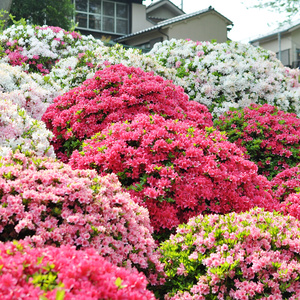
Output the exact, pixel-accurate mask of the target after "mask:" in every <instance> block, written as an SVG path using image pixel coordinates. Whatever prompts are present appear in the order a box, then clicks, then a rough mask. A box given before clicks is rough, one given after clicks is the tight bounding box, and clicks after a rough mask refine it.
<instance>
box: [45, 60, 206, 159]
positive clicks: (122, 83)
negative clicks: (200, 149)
mask: <svg viewBox="0 0 300 300" xmlns="http://www.w3.org/2000/svg"><path fill="white" fill-rule="evenodd" d="M138 113H147V114H160V115H162V116H164V117H165V118H172V119H180V120H183V119H186V120H192V121H194V122H196V123H197V124H198V126H199V127H204V126H211V125H212V118H211V114H210V113H209V112H208V109H207V108H206V107H205V106H204V105H200V104H198V103H196V102H193V101H190V102H189V101H188V96H187V95H186V94H184V92H183V89H182V88H181V87H178V86H175V85H174V84H172V82H171V81H166V80H164V79H163V78H162V77H160V76H154V75H153V74H151V73H146V72H144V71H142V70H141V69H139V68H134V67H126V66H123V65H113V66H109V67H106V68H105V69H103V70H100V71H98V72H96V74H95V76H94V77H93V78H92V79H88V80H86V81H85V82H84V84H83V85H81V86H79V87H78V88H74V89H73V90H71V91H69V92H67V93H65V94H64V95H62V96H59V97H57V98H56V99H54V103H53V104H51V105H50V106H49V107H48V109H47V111H46V113H45V114H44V115H43V117H42V120H43V121H44V122H45V123H46V124H47V128H48V129H50V130H51V131H52V132H53V133H54V135H55V139H54V143H53V145H54V148H55V150H56V153H57V156H58V157H60V158H61V159H64V160H67V157H66V155H65V154H67V155H68V156H69V155H70V154H71V153H72V152H73V151H74V149H78V148H79V147H80V145H81V141H83V140H84V139H86V138H90V137H92V136H93V135H94V134H96V133H98V132H100V131H101V130H103V129H104V128H105V127H106V126H108V125H110V124H111V123H113V122H118V121H121V120H124V121H125V120H127V121H130V120H132V119H133V118H134V116H135V115H136V114H138Z"/></svg>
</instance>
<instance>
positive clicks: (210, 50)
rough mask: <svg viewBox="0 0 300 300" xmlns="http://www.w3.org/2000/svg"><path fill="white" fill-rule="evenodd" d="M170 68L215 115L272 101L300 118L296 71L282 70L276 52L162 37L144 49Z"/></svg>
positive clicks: (228, 44) (188, 90) (243, 46)
mask: <svg viewBox="0 0 300 300" xmlns="http://www.w3.org/2000/svg"><path fill="white" fill-rule="evenodd" d="M149 54H150V55H152V56H154V57H155V58H156V59H157V61H158V62H159V63H160V64H162V65H163V66H165V67H168V68H175V69H176V71H177V74H176V75H177V76H178V77H180V78H182V79H183V80H184V81H185V82H184V85H183V87H184V89H185V91H186V92H187V93H188V95H189V96H190V99H192V100H195V101H197V102H200V103H202V104H204V105H206V106H207V107H208V108H209V109H210V112H211V113H212V114H213V115H214V116H219V115H221V114H222V113H224V112H226V111H228V110H229V108H230V107H234V108H244V107H247V106H249V105H250V104H251V103H257V104H265V103H268V104H270V105H276V106H278V107H279V108H280V109H281V110H284V111H288V112H295V113H296V114H297V115H298V116H300V105H299V97H300V87H299V83H298V76H299V74H300V73H299V70H293V69H290V68H286V67H284V66H283V65H282V63H281V62H280V61H279V60H278V59H276V55H275V53H273V52H271V51H267V50H264V49H262V48H260V47H254V46H252V45H247V44H242V43H239V42H232V41H231V42H228V43H221V44H218V43H210V42H194V41H190V40H175V39H172V40H170V41H164V42H162V43H157V44H155V45H154V47H153V49H152V50H151V51H150V53H149Z"/></svg>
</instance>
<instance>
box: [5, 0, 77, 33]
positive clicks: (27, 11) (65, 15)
mask: <svg viewBox="0 0 300 300" xmlns="http://www.w3.org/2000/svg"><path fill="white" fill-rule="evenodd" d="M10 13H11V14H12V15H13V16H15V18H16V19H17V20H18V19H21V18H24V19H26V20H27V21H28V22H29V23H30V24H35V25H44V24H47V25H49V26H58V27H61V28H63V29H65V30H70V29H71V28H72V26H73V15H74V13H75V9H74V5H73V4H72V1H70V0H38V1H37V0H13V1H12V6H11V10H10Z"/></svg>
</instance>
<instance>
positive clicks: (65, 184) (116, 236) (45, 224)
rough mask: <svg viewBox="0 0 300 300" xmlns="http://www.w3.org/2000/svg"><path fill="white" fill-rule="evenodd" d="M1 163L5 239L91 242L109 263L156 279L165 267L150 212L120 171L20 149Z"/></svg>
mask: <svg viewBox="0 0 300 300" xmlns="http://www.w3.org/2000/svg"><path fill="white" fill-rule="evenodd" d="M0 166H1V167H0V195H1V199H0V201H1V205H0V215H1V219H0V232H1V239H2V240H4V241H6V240H13V239H25V240H26V241H28V242H30V244H32V245H34V246H36V247H43V246H45V245H56V246H60V245H75V246H76V248H77V249H85V248H89V247H92V248H94V249H96V250H97V251H98V253H99V254H100V255H101V256H103V257H105V258H107V259H108V260H109V261H110V262H111V263H113V264H115V265H118V266H124V267H126V268H127V269H134V270H136V269H137V270H139V271H144V272H145V274H146V275H147V276H148V278H149V280H150V281H151V282H152V283H155V282H156V277H157V274H158V273H161V272H162V270H163V267H162V265H161V264H160V263H159V261H158V254H157V253H156V251H155V250H156V245H155V241H154V239H153V238H152V236H151V233H152V227H151V226H150V220H149V215H148V211H147V210H146V209H145V208H142V207H140V206H139V205H137V204H136V203H134V202H133V201H132V200H131V198H130V196H129V194H127V193H124V192H123V190H122V188H121V185H120V183H119V181H118V179H117V177H116V175H109V176H106V177H98V176H97V173H96V172H94V171H82V170H74V171H73V170H72V169H71V167H69V166H68V165H65V164H63V163H61V162H57V161H55V160H54V159H50V158H46V157H44V158H42V157H35V156H32V157H27V156H25V155H24V154H21V153H15V154H11V155H10V156H7V157H4V158H0Z"/></svg>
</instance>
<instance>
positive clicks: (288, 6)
mask: <svg viewBox="0 0 300 300" xmlns="http://www.w3.org/2000/svg"><path fill="white" fill-rule="evenodd" d="M258 2H259V3H258V4H256V5H254V6H253V7H255V8H267V9H268V10H271V11H276V12H279V13H285V14H287V18H288V20H290V19H291V18H292V17H294V16H296V15H297V13H298V12H299V11H300V0H274V1H270V0H258Z"/></svg>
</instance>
